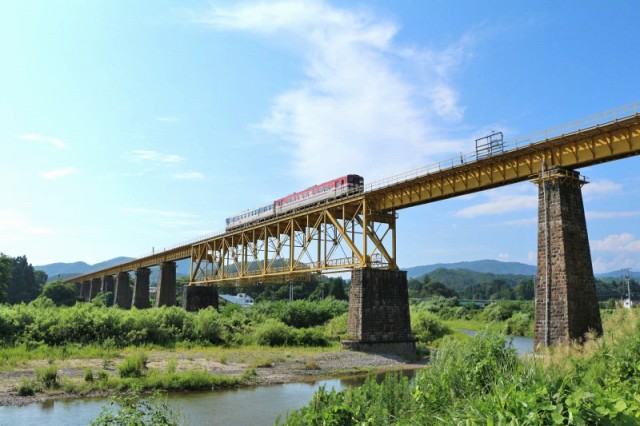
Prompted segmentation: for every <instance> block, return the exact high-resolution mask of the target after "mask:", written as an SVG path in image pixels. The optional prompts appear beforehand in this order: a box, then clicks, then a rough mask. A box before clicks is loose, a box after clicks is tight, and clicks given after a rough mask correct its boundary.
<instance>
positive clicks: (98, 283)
mask: <svg viewBox="0 0 640 426" xmlns="http://www.w3.org/2000/svg"><path fill="white" fill-rule="evenodd" d="M101 287H102V278H94V279H92V280H91V290H90V293H89V301H91V300H93V298H94V297H96V296H97V295H98V293H100V288H101Z"/></svg>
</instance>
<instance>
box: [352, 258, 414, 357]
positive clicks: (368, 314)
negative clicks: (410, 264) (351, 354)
mask: <svg viewBox="0 0 640 426" xmlns="http://www.w3.org/2000/svg"><path fill="white" fill-rule="evenodd" d="M347 333H348V335H349V336H350V337H349V340H343V341H342V345H343V347H345V348H347V349H353V350H362V351H373V352H388V353H389V352H393V353H412V352H415V349H416V345H415V340H414V339H413V337H412V336H411V321H410V319H409V294H408V290H407V272H406V271H392V270H383V269H373V268H361V269H355V270H354V271H353V272H352V275H351V293H350V295H349V317H348V322H347Z"/></svg>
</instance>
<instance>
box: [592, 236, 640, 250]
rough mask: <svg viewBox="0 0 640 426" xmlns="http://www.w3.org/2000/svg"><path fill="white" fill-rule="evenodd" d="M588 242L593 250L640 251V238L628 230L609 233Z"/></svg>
mask: <svg viewBox="0 0 640 426" xmlns="http://www.w3.org/2000/svg"><path fill="white" fill-rule="evenodd" d="M590 244H591V250H593V251H612V252H633V253H639V252H640V240H637V239H636V237H635V235H633V234H631V233H628V232H624V233H622V234H611V235H608V236H606V237H605V238H603V239H602V240H595V241H591V242H590Z"/></svg>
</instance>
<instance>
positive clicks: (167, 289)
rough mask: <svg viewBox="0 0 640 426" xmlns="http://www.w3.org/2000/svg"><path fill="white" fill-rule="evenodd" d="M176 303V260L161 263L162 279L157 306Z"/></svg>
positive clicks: (159, 284) (157, 296)
mask: <svg viewBox="0 0 640 426" xmlns="http://www.w3.org/2000/svg"><path fill="white" fill-rule="evenodd" d="M175 304H176V262H163V263H161V264H160V281H159V282H158V294H157V295H156V306H157V307H160V306H174V305H175Z"/></svg>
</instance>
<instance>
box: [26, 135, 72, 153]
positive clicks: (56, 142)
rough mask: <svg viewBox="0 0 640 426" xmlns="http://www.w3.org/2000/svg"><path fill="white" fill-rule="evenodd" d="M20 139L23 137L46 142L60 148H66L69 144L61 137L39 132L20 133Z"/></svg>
mask: <svg viewBox="0 0 640 426" xmlns="http://www.w3.org/2000/svg"><path fill="white" fill-rule="evenodd" d="M18 139H21V140H23V141H31V142H40V143H46V144H49V145H52V146H54V147H56V148H59V149H64V148H66V147H67V145H66V144H65V143H64V142H62V141H61V140H60V139H57V138H52V137H50V136H43V135H40V134H37V133H25V134H22V135H18Z"/></svg>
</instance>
